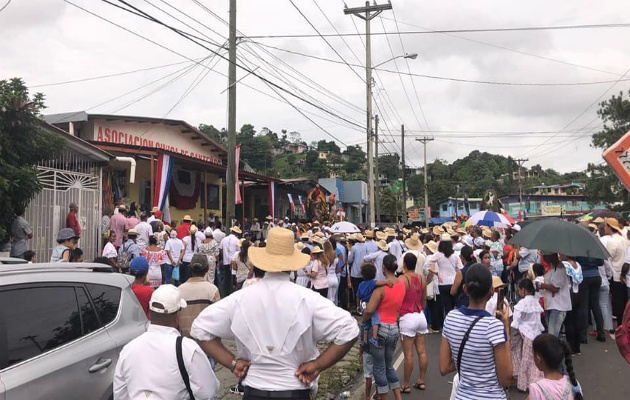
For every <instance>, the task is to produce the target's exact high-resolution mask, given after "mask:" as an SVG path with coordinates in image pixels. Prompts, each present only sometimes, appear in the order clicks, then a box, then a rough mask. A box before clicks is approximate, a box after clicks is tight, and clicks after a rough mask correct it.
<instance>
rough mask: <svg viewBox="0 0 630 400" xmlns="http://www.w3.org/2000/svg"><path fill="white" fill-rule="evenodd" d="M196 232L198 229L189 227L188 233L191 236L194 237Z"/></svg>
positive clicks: (193, 226) (192, 226)
mask: <svg viewBox="0 0 630 400" xmlns="http://www.w3.org/2000/svg"><path fill="white" fill-rule="evenodd" d="M198 230H199V228H197V225H191V226H190V229H188V232H190V234H191V235H194V234H195V233H197V231H198Z"/></svg>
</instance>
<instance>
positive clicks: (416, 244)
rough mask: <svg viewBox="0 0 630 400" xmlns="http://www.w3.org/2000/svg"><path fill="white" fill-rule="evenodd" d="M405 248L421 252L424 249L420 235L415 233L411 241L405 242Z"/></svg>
mask: <svg viewBox="0 0 630 400" xmlns="http://www.w3.org/2000/svg"><path fill="white" fill-rule="evenodd" d="M405 246H407V248H408V249H409V250H420V249H421V248H422V242H421V241H420V237H419V236H418V234H417V233H414V234H413V235H411V237H410V238H409V239H407V240H405Z"/></svg>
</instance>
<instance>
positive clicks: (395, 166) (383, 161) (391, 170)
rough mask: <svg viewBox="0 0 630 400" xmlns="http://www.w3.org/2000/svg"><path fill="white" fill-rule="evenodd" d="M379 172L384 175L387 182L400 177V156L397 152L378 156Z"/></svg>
mask: <svg viewBox="0 0 630 400" xmlns="http://www.w3.org/2000/svg"><path fill="white" fill-rule="evenodd" d="M378 171H379V174H381V175H384V176H385V177H386V178H387V180H388V181H389V182H394V181H396V180H398V178H400V177H401V175H400V157H399V156H398V154H385V155H382V156H379V157H378Z"/></svg>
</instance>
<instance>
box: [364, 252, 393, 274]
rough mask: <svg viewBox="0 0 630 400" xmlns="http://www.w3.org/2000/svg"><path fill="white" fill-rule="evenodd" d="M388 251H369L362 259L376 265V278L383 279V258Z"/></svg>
mask: <svg viewBox="0 0 630 400" xmlns="http://www.w3.org/2000/svg"><path fill="white" fill-rule="evenodd" d="M388 254H389V253H388V252H386V251H383V250H380V249H379V250H378V251H377V252H374V253H370V254H368V255H367V256H365V258H364V259H363V260H364V261H369V262H371V263H373V264H374V266H375V267H376V280H377V281H384V280H385V274H383V258H385V256H386V255H388Z"/></svg>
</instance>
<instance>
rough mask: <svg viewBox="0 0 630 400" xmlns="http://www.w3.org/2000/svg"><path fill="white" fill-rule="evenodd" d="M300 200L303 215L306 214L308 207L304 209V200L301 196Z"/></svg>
mask: <svg viewBox="0 0 630 400" xmlns="http://www.w3.org/2000/svg"><path fill="white" fill-rule="evenodd" d="M298 199H299V200H300V209H301V210H302V212H303V213H306V207H304V199H303V198H302V196H300V195H298Z"/></svg>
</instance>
